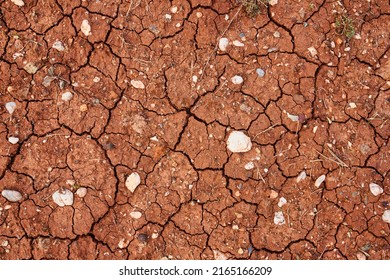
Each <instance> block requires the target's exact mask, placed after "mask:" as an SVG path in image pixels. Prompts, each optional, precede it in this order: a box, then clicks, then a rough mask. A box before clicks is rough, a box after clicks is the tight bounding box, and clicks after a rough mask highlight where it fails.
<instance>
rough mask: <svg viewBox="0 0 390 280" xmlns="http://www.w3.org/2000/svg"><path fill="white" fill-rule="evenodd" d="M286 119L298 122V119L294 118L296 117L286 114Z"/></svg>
mask: <svg viewBox="0 0 390 280" xmlns="http://www.w3.org/2000/svg"><path fill="white" fill-rule="evenodd" d="M287 117H288V118H289V119H290V120H292V121H293V122H297V121H299V117H298V116H296V115H291V114H289V113H287Z"/></svg>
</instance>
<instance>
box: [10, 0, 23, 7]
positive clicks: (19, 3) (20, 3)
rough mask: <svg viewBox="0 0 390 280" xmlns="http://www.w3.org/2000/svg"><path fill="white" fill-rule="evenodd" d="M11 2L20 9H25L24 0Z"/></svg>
mask: <svg viewBox="0 0 390 280" xmlns="http://www.w3.org/2000/svg"><path fill="white" fill-rule="evenodd" d="M11 2H12V3H14V4H15V5H16V6H18V7H23V6H24V2H23V0H11Z"/></svg>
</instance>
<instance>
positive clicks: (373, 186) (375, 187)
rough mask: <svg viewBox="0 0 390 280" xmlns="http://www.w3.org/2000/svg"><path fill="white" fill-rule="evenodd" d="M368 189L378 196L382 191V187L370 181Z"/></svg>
mask: <svg viewBox="0 0 390 280" xmlns="http://www.w3.org/2000/svg"><path fill="white" fill-rule="evenodd" d="M370 191H371V193H372V194H373V195H375V196H378V195H380V194H381V193H383V189H382V187H381V186H379V185H378V184H375V183H370Z"/></svg>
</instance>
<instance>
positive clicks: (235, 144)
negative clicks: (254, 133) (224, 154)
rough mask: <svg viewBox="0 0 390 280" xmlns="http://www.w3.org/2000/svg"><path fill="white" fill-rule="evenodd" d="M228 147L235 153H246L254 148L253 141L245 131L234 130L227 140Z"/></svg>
mask: <svg viewBox="0 0 390 280" xmlns="http://www.w3.org/2000/svg"><path fill="white" fill-rule="evenodd" d="M227 148H228V149H229V151H231V152H233V153H245V152H248V151H250V149H251V148H252V142H251V139H250V138H249V137H248V136H246V135H245V134H244V132H242V131H232V132H231V133H230V135H229V138H228V140H227Z"/></svg>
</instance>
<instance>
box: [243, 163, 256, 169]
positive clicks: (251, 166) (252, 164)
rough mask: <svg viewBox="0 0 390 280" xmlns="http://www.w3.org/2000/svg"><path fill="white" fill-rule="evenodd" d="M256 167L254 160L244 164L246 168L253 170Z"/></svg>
mask: <svg viewBox="0 0 390 280" xmlns="http://www.w3.org/2000/svg"><path fill="white" fill-rule="evenodd" d="M254 167H255V164H254V163H253V162H252V161H250V162H248V163H247V164H245V166H244V168H245V169H246V170H252V169H253V168H254Z"/></svg>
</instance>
